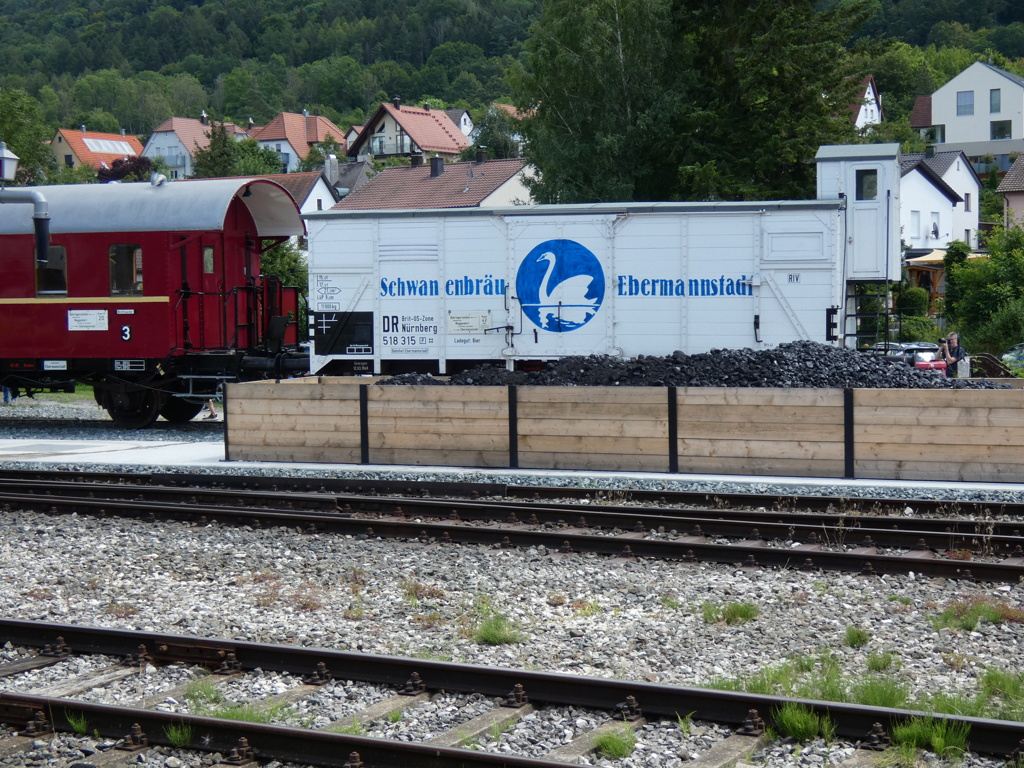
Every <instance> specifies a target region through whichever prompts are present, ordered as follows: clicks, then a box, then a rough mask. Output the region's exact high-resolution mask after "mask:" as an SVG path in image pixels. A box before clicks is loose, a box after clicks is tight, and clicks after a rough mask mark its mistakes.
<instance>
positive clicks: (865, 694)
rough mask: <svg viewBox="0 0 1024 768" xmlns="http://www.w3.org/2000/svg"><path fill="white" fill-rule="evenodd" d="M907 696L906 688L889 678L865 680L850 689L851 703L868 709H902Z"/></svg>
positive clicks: (907, 690) (908, 693) (908, 692)
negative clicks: (862, 705)
mask: <svg viewBox="0 0 1024 768" xmlns="http://www.w3.org/2000/svg"><path fill="white" fill-rule="evenodd" d="M909 695H910V691H909V689H908V688H907V686H905V685H902V684H901V683H898V682H897V681H895V680H893V679H892V678H890V677H871V678H867V679H866V680H861V681H860V682H859V683H857V684H856V685H854V686H853V687H852V688H851V689H850V700H851V701H853V702H854V703H856V704H864V705H866V706H869V707H889V708H897V707H902V706H903V705H904V704H906V703H907V697H908V696H909Z"/></svg>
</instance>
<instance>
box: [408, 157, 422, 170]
mask: <svg viewBox="0 0 1024 768" xmlns="http://www.w3.org/2000/svg"><path fill="white" fill-rule="evenodd" d="M409 162H410V163H412V167H413V168H419V167H420V166H421V165H423V155H420V154H416V155H409Z"/></svg>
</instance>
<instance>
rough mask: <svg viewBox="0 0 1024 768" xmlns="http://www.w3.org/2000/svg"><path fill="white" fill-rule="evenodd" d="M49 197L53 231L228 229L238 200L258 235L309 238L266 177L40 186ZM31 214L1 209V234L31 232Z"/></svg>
mask: <svg viewBox="0 0 1024 768" xmlns="http://www.w3.org/2000/svg"><path fill="white" fill-rule="evenodd" d="M35 189H37V190H38V191H39V192H40V193H41V194H42V195H43V196H44V197H45V198H46V202H47V206H48V209H49V215H50V232H51V233H54V234H59V233H65V232H69V233H77V232H82V233H86V232H162V231H173V232H190V231H216V230H221V229H224V224H225V221H224V220H225V217H226V216H227V213H228V208H229V206H230V205H231V201H232V200H233V199H235V198H239V199H240V200H241V201H242V202H243V203H244V204H245V206H246V207H247V208H248V209H249V213H250V214H251V215H252V217H253V220H254V221H255V222H256V229H257V231H256V232H255V233H254V234H255V235H256V236H257V237H290V236H292V235H304V234H305V233H306V228H305V225H304V224H303V222H302V220H301V219H299V209H298V207H297V206H296V205H295V201H294V200H292V198H291V195H289V194H288V192H287V191H285V189H284V188H283V187H282V186H281V185H280V184H276V183H274V182H272V181H267V180H266V179H257V178H229V179H190V180H185V181H162V182H161V183H157V184H153V183H149V182H133V183H129V184H117V183H113V184H67V185H55V186H50V187H36V188H35ZM32 232H33V226H32V210H31V209H30V208H29V207H28V206H25V205H14V204H7V205H0V234H3V235H14V234H31V233H32Z"/></svg>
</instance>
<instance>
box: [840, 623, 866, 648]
mask: <svg viewBox="0 0 1024 768" xmlns="http://www.w3.org/2000/svg"><path fill="white" fill-rule="evenodd" d="M843 641H844V642H845V643H846V644H847V645H848V646H850V647H851V648H861V647H863V646H865V645H867V644H868V643H869V642H871V633H870V632H868V631H867V630H866V629H863V628H862V627H847V628H846V635H845V637H844V638H843Z"/></svg>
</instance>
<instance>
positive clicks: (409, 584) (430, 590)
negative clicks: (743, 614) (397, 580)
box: [402, 579, 444, 605]
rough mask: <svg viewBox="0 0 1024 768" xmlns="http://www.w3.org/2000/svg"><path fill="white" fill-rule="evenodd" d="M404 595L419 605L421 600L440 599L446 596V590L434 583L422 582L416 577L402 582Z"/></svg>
mask: <svg viewBox="0 0 1024 768" xmlns="http://www.w3.org/2000/svg"><path fill="white" fill-rule="evenodd" d="M402 595H403V596H404V597H405V599H406V600H408V601H409V602H410V603H412V604H413V605H417V604H419V601H420V600H438V599H440V598H442V597H444V590H443V589H441V588H440V587H435V586H433V585H432V584H421V583H420V582H418V581H416V580H415V579H406V580H405V581H403V582H402Z"/></svg>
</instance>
